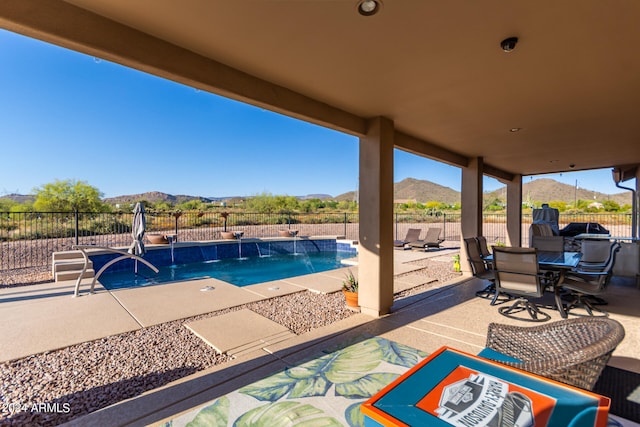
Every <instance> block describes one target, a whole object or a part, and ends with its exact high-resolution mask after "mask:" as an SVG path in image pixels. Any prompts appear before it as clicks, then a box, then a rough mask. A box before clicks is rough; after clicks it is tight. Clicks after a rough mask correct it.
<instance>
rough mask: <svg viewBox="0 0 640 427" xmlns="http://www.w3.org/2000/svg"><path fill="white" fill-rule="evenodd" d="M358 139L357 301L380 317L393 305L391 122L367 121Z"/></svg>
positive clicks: (363, 309)
mask: <svg viewBox="0 0 640 427" xmlns="http://www.w3.org/2000/svg"><path fill="white" fill-rule="evenodd" d="M368 125H369V126H368V130H367V134H366V135H365V136H364V137H361V138H360V178H359V179H360V181H359V217H360V235H359V253H358V281H359V295H358V302H359V304H360V309H361V312H362V313H363V314H367V315H370V316H375V317H378V316H381V315H384V314H387V313H389V311H390V310H391V306H392V305H393V147H394V133H395V130H394V125H393V122H392V121H391V120H389V119H387V118H384V117H377V118H375V119H372V120H370V121H369V123H368Z"/></svg>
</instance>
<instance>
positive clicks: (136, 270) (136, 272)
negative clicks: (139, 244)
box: [134, 260, 138, 276]
mask: <svg viewBox="0 0 640 427" xmlns="http://www.w3.org/2000/svg"><path fill="white" fill-rule="evenodd" d="M134 272H135V274H136V276H137V275H138V260H135V266H134Z"/></svg>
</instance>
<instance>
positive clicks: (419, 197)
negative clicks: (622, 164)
mask: <svg viewBox="0 0 640 427" xmlns="http://www.w3.org/2000/svg"><path fill="white" fill-rule="evenodd" d="M505 191H506V186H505V187H502V188H499V189H497V190H495V191H491V192H485V193H484V195H483V198H484V201H485V203H488V202H491V201H492V200H493V199H496V198H498V199H502V200H504V199H505V198H506V193H505ZM393 196H394V199H396V200H399V199H405V200H406V199H409V200H411V199H413V200H416V201H417V202H420V203H425V202H428V201H432V200H436V201H439V202H444V203H447V204H450V205H451V204H454V203H459V202H460V192H459V191H456V190H453V189H451V188H449V187H444V186H442V185H439V184H436V183H433V182H431V181H425V180H419V179H414V178H407V179H404V180H402V181H400V182H397V183H395V184H394V194H393ZM355 197H356V193H355V191H350V192H348V193H344V194H341V195H339V196H337V197H336V200H338V201H342V200H354V199H355ZM576 197H577V198H578V199H579V200H593V201H597V202H602V201H604V200H612V201H614V202H616V203H618V204H619V205H620V206H622V205H626V204H631V197H632V196H631V192H629V191H625V192H620V193H616V194H604V193H599V192H597V191H592V190H587V189H585V188H578V190H577V191H576V189H575V187H574V186H573V185H568V184H563V183H561V182H558V181H556V180H554V179H548V178H541V179H536V180H534V181H530V182H526V183H524V184H523V185H522V200H523V201H524V202H526V201H527V200H531V201H535V202H551V201H563V202H567V203H573V202H574V200H575V198H576Z"/></svg>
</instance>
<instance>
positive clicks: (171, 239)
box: [164, 234, 178, 264]
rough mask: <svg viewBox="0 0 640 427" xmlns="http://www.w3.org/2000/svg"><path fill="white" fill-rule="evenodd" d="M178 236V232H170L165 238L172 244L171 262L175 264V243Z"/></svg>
mask: <svg viewBox="0 0 640 427" xmlns="http://www.w3.org/2000/svg"><path fill="white" fill-rule="evenodd" d="M177 237H178V236H177V235H176V234H168V235H166V236H164V238H165V239H167V241H168V242H169V245H171V264H175V259H174V257H173V245H174V244H175V242H176V240H177Z"/></svg>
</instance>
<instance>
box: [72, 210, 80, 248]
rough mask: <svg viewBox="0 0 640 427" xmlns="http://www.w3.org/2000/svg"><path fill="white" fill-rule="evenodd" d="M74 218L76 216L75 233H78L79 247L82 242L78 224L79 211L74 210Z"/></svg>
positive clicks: (77, 241)
mask: <svg viewBox="0 0 640 427" xmlns="http://www.w3.org/2000/svg"><path fill="white" fill-rule="evenodd" d="M73 213H74V216H75V233H76V245H79V244H80V243H79V242H80V240H79V236H78V235H79V234H80V226H79V224H78V209H74V211H73Z"/></svg>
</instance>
